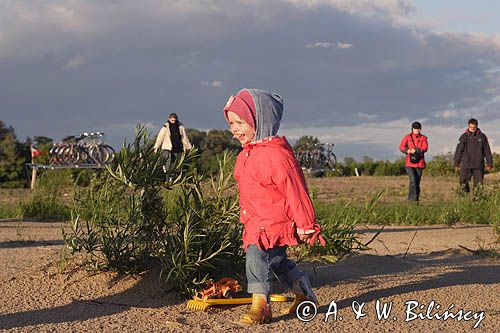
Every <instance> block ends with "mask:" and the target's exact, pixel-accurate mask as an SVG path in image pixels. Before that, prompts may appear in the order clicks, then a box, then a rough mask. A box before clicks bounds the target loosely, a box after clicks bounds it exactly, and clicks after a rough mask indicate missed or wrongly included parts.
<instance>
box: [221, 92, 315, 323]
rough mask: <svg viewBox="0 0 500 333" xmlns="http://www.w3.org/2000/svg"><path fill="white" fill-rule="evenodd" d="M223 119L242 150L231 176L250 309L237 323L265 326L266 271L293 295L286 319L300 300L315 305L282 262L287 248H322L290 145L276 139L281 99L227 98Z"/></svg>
mask: <svg viewBox="0 0 500 333" xmlns="http://www.w3.org/2000/svg"><path fill="white" fill-rule="evenodd" d="M224 115H225V117H226V120H227V121H228V123H229V125H230V127H231V131H232V133H233V135H234V136H235V137H236V138H238V140H240V142H241V143H242V146H243V150H242V151H241V152H240V153H239V155H238V157H237V158H236V165H235V168H234V176H235V178H236V181H237V182H238V189H239V194H240V221H241V222H242V223H243V224H244V230H243V246H244V249H245V251H246V272H247V280H248V292H249V293H252V294H253V296H252V307H251V308H250V311H249V312H248V313H247V314H245V315H244V316H243V318H242V322H243V323H247V324H253V323H264V322H269V321H270V320H271V310H270V303H269V294H270V289H271V281H272V279H273V276H272V273H271V271H274V273H275V274H276V275H277V276H278V278H279V279H280V281H282V282H283V283H284V284H286V285H288V286H289V287H290V289H291V290H292V291H293V292H294V293H295V294H296V302H294V304H293V305H292V307H291V308H290V309H288V310H287V311H286V312H287V313H294V311H295V309H296V308H297V306H298V304H300V302H302V301H303V300H306V299H307V300H310V301H313V302H317V299H316V296H315V295H314V292H313V291H312V289H311V287H310V284H309V281H308V279H307V276H306V275H305V274H304V273H303V272H302V271H300V270H299V269H298V267H297V266H296V264H295V263H294V262H293V261H291V260H289V259H288V258H287V254H286V248H287V246H293V245H297V244H299V243H300V242H303V241H308V242H310V243H311V244H312V243H314V241H315V240H316V239H319V240H320V242H321V243H322V244H323V245H324V240H323V238H322V237H321V236H320V227H319V225H318V224H317V223H316V217H315V214H314V208H313V205H312V202H311V199H310V197H309V194H308V191H307V185H306V181H305V178H304V174H303V172H302V169H301V168H300V167H299V165H298V163H297V161H296V159H295V157H294V153H293V150H292V148H291V147H290V144H289V143H288V142H287V140H286V139H285V138H284V137H279V136H277V134H278V129H279V126H280V122H281V117H282V115H283V98H282V97H281V96H279V95H278V94H273V93H269V92H266V91H263V90H257V89H243V90H240V91H239V92H238V94H237V95H236V96H231V97H230V98H229V100H228V101H227V103H226V105H225V107H224Z"/></svg>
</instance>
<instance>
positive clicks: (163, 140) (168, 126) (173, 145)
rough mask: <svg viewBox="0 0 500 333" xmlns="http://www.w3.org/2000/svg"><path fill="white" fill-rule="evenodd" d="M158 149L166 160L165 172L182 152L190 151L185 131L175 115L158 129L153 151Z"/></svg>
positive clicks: (169, 117) (172, 114)
mask: <svg viewBox="0 0 500 333" xmlns="http://www.w3.org/2000/svg"><path fill="white" fill-rule="evenodd" d="M160 148H161V150H162V153H163V154H164V156H165V158H166V165H165V168H166V170H169V169H170V167H171V165H172V163H173V162H174V161H175V160H176V159H177V158H178V157H179V156H180V155H181V153H182V152H183V151H186V150H189V149H191V143H190V142H189V139H188V136H187V134H186V129H185V128H184V126H183V125H182V123H180V122H179V120H178V117H177V115H176V114H175V113H171V114H170V115H169V116H168V121H167V122H166V123H165V124H164V125H163V127H162V128H161V129H160V132H159V133H158V136H157V137H156V142H155V145H154V149H155V151H157V150H158V149H160Z"/></svg>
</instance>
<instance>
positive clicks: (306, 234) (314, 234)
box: [295, 224, 326, 246]
mask: <svg viewBox="0 0 500 333" xmlns="http://www.w3.org/2000/svg"><path fill="white" fill-rule="evenodd" d="M295 232H296V233H297V236H298V238H299V243H301V244H302V243H307V244H309V245H314V243H315V242H316V240H318V241H319V242H320V244H321V246H325V244H326V242H325V239H324V238H323V236H322V235H321V229H320V227H319V225H317V224H316V225H315V226H314V229H313V230H307V231H305V230H302V229H296V231H295Z"/></svg>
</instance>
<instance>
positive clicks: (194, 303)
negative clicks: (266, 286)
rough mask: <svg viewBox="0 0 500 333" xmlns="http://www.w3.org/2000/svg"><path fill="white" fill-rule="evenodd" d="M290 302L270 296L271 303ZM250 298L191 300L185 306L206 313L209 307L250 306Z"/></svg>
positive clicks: (282, 297) (287, 299) (277, 296)
mask: <svg viewBox="0 0 500 333" xmlns="http://www.w3.org/2000/svg"><path fill="white" fill-rule="evenodd" d="M290 301H291V300H290V299H289V298H288V297H286V296H283V295H271V302H290ZM251 303H252V297H240V298H217V299H207V300H204V301H200V300H196V299H192V300H189V301H188V302H187V304H186V306H187V308H188V309H189V310H197V311H207V310H208V308H209V307H211V306H213V305H241V304H251Z"/></svg>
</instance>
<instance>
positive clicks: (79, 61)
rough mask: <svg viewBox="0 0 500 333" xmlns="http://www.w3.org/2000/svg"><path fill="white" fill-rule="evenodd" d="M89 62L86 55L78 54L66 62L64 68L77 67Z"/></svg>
mask: <svg viewBox="0 0 500 333" xmlns="http://www.w3.org/2000/svg"><path fill="white" fill-rule="evenodd" d="M86 63H87V60H86V59H85V57H84V56H76V57H74V58H73V59H71V60H70V61H68V62H67V63H66V64H64V66H63V68H64V69H75V68H78V67H81V66H83V65H85V64H86Z"/></svg>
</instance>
